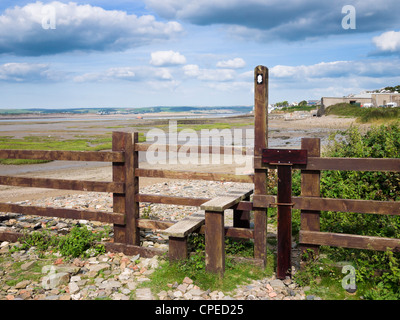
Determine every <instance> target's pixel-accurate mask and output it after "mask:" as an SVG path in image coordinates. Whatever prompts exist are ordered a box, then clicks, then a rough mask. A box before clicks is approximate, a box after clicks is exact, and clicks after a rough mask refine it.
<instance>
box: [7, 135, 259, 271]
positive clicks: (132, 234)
mask: <svg viewBox="0 0 400 320" xmlns="http://www.w3.org/2000/svg"><path fill="white" fill-rule="evenodd" d="M150 146H153V147H154V145H150V144H146V143H138V133H136V132H135V133H126V132H113V135H112V151H107V152H103V151H101V152H86V151H42V150H0V158H7V159H41V160H64V161H65V160H70V161H102V162H112V177H113V178H112V181H111V182H108V181H107V182H106V181H81V180H61V179H47V178H27V177H12V176H0V184H2V185H9V186H19V187H36V188H53V189H65V190H82V191H96V192H108V193H112V194H113V212H104V211H89V210H75V209H64V208H55V207H37V206H25V205H18V204H12V203H0V212H13V213H20V214H23V215H37V216H46V217H59V218H68V219H85V220H94V221H100V222H104V223H111V224H113V228H114V241H113V242H109V243H106V247H107V249H108V250H111V251H122V252H125V253H126V254H132V255H133V254H138V253H140V254H141V255H142V256H153V255H155V254H159V255H160V254H163V253H164V251H162V250H161V249H157V248H149V247H142V246H141V245H140V238H139V234H140V229H152V230H165V229H167V228H169V227H171V226H172V225H174V224H175V222H171V221H160V220H150V219H141V218H140V217H139V203H140V202H150V203H162V204H166V205H186V206H201V205H202V204H203V203H206V202H208V201H210V200H212V199H210V198H191V197H177V196H166V195H158V194H157V195H156V194H142V193H140V192H139V178H141V177H150V178H169V179H188V180H208V181H229V182H240V183H253V179H254V175H252V174H250V175H234V174H226V173H207V172H190V171H171V170H156V169H142V168H139V162H138V159H139V157H138V153H139V152H146V151H147V150H148V148H149V147H150ZM172 147H173V148H174V150H178V149H179V147H180V146H179V145H177V146H171V145H169V146H167V149H169V148H172ZM235 149H237V150H236V151H235V152H241V153H245V150H244V149H243V148H240V147H238V148H236V147H221V148H220V150H219V151H220V152H221V153H222V154H224V153H229V154H232V150H235ZM192 151H193V150H192ZM197 151H198V153H211V152H213V151H214V152H215V148H214V149H212V148H211V147H210V148H204V147H201V148H200V147H199V148H198V150H197ZM246 200H247V201H240V202H238V203H235V204H234V205H233V206H232V209H234V212H235V213H234V226H233V227H224V236H227V237H235V238H247V239H249V238H250V239H253V238H254V232H253V229H249V228H242V227H240V226H243V221H242V220H241V219H242V215H241V213H242V212H249V211H250V210H252V204H251V202H250V201H249V199H246ZM248 218H249V217H248ZM237 226H238V227H237ZM204 229H205V227H204V226H202V227H201V229H200V230H198V231H199V232H200V233H204ZM21 236H22V234H20V233H14V232H0V240H2V241H4V240H8V241H15V240H16V239H17V238H19V237H21ZM258 263H262V262H260V261H258ZM211 271H212V270H211Z"/></svg>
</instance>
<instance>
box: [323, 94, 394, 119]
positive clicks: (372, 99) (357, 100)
mask: <svg viewBox="0 0 400 320" xmlns="http://www.w3.org/2000/svg"><path fill="white" fill-rule="evenodd" d="M390 102H395V103H397V105H400V93H388V92H385V93H373V92H366V93H360V94H358V95H349V96H347V97H341V98H338V97H322V99H321V108H320V109H319V110H318V115H323V114H324V113H325V108H327V107H329V106H332V105H334V104H337V103H350V104H359V105H361V106H362V105H363V104H365V103H372V105H373V106H374V107H379V106H386V105H387V104H388V103H390Z"/></svg>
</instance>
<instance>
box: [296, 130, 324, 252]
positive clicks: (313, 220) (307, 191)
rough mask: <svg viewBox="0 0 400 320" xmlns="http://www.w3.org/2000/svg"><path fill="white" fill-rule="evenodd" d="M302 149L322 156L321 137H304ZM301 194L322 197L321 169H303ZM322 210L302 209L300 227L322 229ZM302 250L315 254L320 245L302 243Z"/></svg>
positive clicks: (302, 228) (310, 155)
mask: <svg viewBox="0 0 400 320" xmlns="http://www.w3.org/2000/svg"><path fill="white" fill-rule="evenodd" d="M301 149H307V153H308V156H309V157H320V156H321V140H320V139H319V138H302V139H301ZM301 196H302V197H320V171H317V170H315V171H314V170H313V171H310V170H308V171H306V170H301ZM320 214H321V211H315V210H301V216H300V229H301V230H305V231H320ZM300 247H301V251H302V253H304V252H305V251H307V249H311V250H313V252H314V254H315V255H318V253H319V246H318V245H311V244H307V245H304V244H303V245H302V244H300Z"/></svg>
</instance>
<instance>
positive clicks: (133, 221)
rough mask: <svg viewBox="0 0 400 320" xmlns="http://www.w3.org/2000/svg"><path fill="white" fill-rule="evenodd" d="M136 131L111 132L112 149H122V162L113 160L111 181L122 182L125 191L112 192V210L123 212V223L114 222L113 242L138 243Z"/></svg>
mask: <svg viewBox="0 0 400 320" xmlns="http://www.w3.org/2000/svg"><path fill="white" fill-rule="evenodd" d="M137 142H138V133H137V132H135V133H129V132H113V135H112V150H113V151H124V154H125V159H124V162H113V163H112V169H113V171H112V172H113V182H124V183H125V193H113V212H118V213H124V214H125V225H116V224H114V242H116V243H125V244H131V245H140V233H139V228H138V226H137V219H138V218H139V203H138V202H137V201H136V195H137V194H138V193H139V183H138V178H137V177H135V169H136V168H138V152H137V151H135V143H137Z"/></svg>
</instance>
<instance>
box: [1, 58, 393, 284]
mask: <svg viewBox="0 0 400 320" xmlns="http://www.w3.org/2000/svg"><path fill="white" fill-rule="evenodd" d="M254 86H255V90H254V92H255V101H254V117H255V125H254V133H255V134H254V174H250V175H234V174H226V173H206V172H182V171H171V170H158V169H143V168H140V167H139V161H138V159H139V157H138V154H139V152H146V151H147V150H148V148H149V147H150V144H146V143H138V133H126V132H113V135H112V151H107V152H104V151H103V152H78V151H37V150H35V151H32V150H0V158H8V159H17V158H21V159H43V160H69V161H102V162H112V176H113V179H112V181H111V182H103V181H102V182H98V181H78V180H59V179H45V178H24V177H11V176H0V184H3V185H11V186H20V187H39V188H55V189H68V190H82V191H97V192H109V193H112V194H113V212H112V213H109V212H103V211H89V210H74V209H61V208H52V207H35V206H23V205H17V204H11V203H0V211H1V212H14V213H21V214H24V215H38V216H50V217H60V218H69V219H86V220H96V221H100V222H105V223H111V224H113V228H114V242H109V243H106V248H107V250H111V251H122V252H124V253H126V254H129V255H133V254H138V253H139V254H141V255H142V256H145V257H146V256H153V255H156V254H163V253H164V251H162V250H160V249H157V248H148V247H142V246H141V245H140V237H139V234H140V229H152V230H166V229H169V228H170V227H172V226H174V225H175V222H171V221H159V220H149V219H141V218H140V217H139V203H140V202H150V203H161V204H166V205H186V206H199V207H202V206H203V208H205V219H204V221H205V225H200V224H194V225H195V226H196V228H197V229H196V231H198V232H200V233H205V234H206V267H207V270H209V271H212V272H217V273H220V274H223V272H224V264H225V262H224V238H225V237H234V238H245V239H253V241H254V261H255V262H256V263H259V264H261V265H263V266H265V265H266V239H267V210H268V208H270V207H271V206H276V205H278V207H279V206H281V207H282V206H283V205H282V203H279V201H282V200H279V193H278V197H276V196H273V195H267V194H266V183H267V172H268V170H269V169H276V168H277V165H278V164H271V163H269V164H265V163H263V161H262V158H263V151H265V150H266V149H267V148H268V113H267V110H268V69H267V68H265V67H263V66H258V67H256V68H255V70H254ZM179 148H180V146H179V145H174V146H172V145H168V146H166V148H165V151H166V152H169V151H171V150H175V151H176V150H178V149H179ZM301 149H303V150H307V164H293V165H291V167H292V168H295V169H301V196H300V197H285V195H284V194H283V196H282V192H281V197H280V199H283V198H286V199H289V200H290V201H291V203H286V204H284V206H288V205H290V207H292V208H293V209H300V210H301V230H300V245H301V246H302V248H303V249H307V248H311V249H313V250H314V251H316V252H318V248H319V246H321V245H329V246H340V247H347V248H358V249H372V250H386V248H388V247H389V248H391V249H393V250H395V251H399V250H400V239H392V238H381V237H371V236H360V235H350V234H339V233H326V232H321V231H320V212H321V211H339V212H356V213H366V214H367V213H368V214H387V215H399V214H400V202H391V201H370V200H349V199H327V198H321V197H320V172H321V171H322V170H352V171H393V172H400V159H355V158H321V157H320V140H319V139H311V138H307V139H302V142H301ZM232 150H236V152H237V151H239V153H240V152H241V153H242V154H243V153H245V152H246V150H243V149H242V148H239V149H237V147H220V148H219V152H220V154H225V153H228V154H229V155H232V154H233V153H232ZM191 152H193V148H192V149H191ZM212 152H215V147H209V148H207V147H204V146H199V147H198V148H197V153H212ZM245 154H246V153H245ZM285 172H288V171H286V170H285ZM289 172H290V171H289ZM142 177H150V178H169V179H189V180H209V181H213V180H214V181H231V182H238V183H252V184H254V194H253V200H252V201H250V198H249V193H245V194H243V195H241V196H232V195H230V196H229V197H228V198H229V199H224V200H226V201H225V204H223V205H221V206H220V207H218V208H217V207H216V206H215V205H214V204H213V203H212V202H211V204H212V205H211V204H210V201H212V199H208V198H191V197H175V196H165V195H155V194H142V193H140V191H139V179H140V178H142ZM285 179H288V183H290V181H291V176H290V174H289V175H287V174H286V178H285ZM289 180H290V181H289ZM277 198H278V199H277ZM214 200H215V199H214ZM278 200H279V201H278ZM214 202H215V201H214ZM207 203H208V205H206V204H207ZM226 208H230V209H233V210H234V221H233V227H226V226H224V223H223V212H224V209H226ZM250 211H253V213H254V215H253V223H254V227H253V228H250V223H249V220H250V214H249V212H250ZM282 212H285V215H286V218H288V216H290V210H289V211H288V210H285V211H282ZM278 215H279V211H278ZM278 218H279V217H278ZM286 218H285V219H286ZM200 220H201V219H200ZM278 220H279V219H278ZM204 221H203V224H204ZM207 221H208V223H207ZM285 221H288V220H287V219H286V220H285ZM196 223H197V222H196ZM287 229H288V228H287V224H286V227H285V231H284V233H285V235H287V236H285V237H286V238H287V239H282V237H280V236H279V235H280V234H282V232H283V229H282V226H280V225H279V224H278V258H279V257H282V256H283V257H284V259H283V261H285V265H284V266H283V267H282V266H280V265H279V264H280V261H281V260H280V259H278V270H280V272H279V273H278V277H279V278H284V277H285V276H286V275H290V272H288V270H287V269H288V268H289V267H290V255H291V248H290V245H289V246H288V245H286V244H287V243H289V244H290V241H287V240H288V239H289V237H291V234H290V232H289V233H287V232H288V230H287ZM188 230H189V229H188ZM190 231H193V230H192V228H191V229H190ZM19 236H21V234H15V233H10V232H0V240H10V241H14V240H16V239H17V238H18V237H19ZM185 236H186V233H185V234H184V235H183V237H182V238H181V239H180V240H178V239H177V238H176V237H175V236H174V237H173V238H171V237H170V240H173V241H172V242H171V241H170V258H171V257H172V258H176V257H177V256H178V255H180V254H181V251H182V252H184V253H185V255H186V253H187V252H186V249H184V248H183V246H182V245H187V242H186V239H185ZM290 239H291V238H290ZM280 241H285V243H286V244H285V246H281V244H280ZM171 243H174V246H175V247H174V248H173V250H171ZM279 248H284V249H283V251H282V250H280V249H279ZM180 257H182V255H180ZM288 263H289V264H288ZM283 269H286V270H283Z"/></svg>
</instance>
